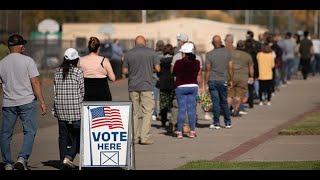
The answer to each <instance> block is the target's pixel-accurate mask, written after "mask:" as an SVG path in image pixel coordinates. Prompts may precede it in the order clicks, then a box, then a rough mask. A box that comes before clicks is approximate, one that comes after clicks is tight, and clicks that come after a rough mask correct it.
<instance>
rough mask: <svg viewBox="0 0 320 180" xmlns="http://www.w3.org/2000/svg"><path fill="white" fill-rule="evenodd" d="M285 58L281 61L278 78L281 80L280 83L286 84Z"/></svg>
mask: <svg viewBox="0 0 320 180" xmlns="http://www.w3.org/2000/svg"><path fill="white" fill-rule="evenodd" d="M286 70H287V60H282V61H281V74H280V79H281V82H282V85H284V84H287V80H286V76H287V71H286Z"/></svg>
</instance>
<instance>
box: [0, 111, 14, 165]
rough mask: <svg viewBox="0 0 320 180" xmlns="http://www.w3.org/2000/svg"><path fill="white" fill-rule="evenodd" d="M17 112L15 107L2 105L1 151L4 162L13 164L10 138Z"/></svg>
mask: <svg viewBox="0 0 320 180" xmlns="http://www.w3.org/2000/svg"><path fill="white" fill-rule="evenodd" d="M17 116H18V113H17V111H16V107H2V126H1V136H0V137H1V141H0V143H1V153H2V160H3V162H4V163H5V164H13V161H12V157H11V146H10V144H11V140H12V136H13V131H14V127H15V124H16V121H17Z"/></svg>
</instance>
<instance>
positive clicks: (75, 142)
mask: <svg viewBox="0 0 320 180" xmlns="http://www.w3.org/2000/svg"><path fill="white" fill-rule="evenodd" d="M58 125H59V151H60V160H61V162H62V161H63V159H64V158H65V157H66V156H68V159H70V160H73V159H74V158H75V157H76V155H77V153H79V150H80V125H81V121H73V122H71V124H70V123H69V122H68V121H60V120H58ZM69 141H71V148H69V149H67V146H68V145H70V144H69Z"/></svg>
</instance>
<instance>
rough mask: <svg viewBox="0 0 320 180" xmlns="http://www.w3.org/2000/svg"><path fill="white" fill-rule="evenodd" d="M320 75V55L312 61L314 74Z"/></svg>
mask: <svg viewBox="0 0 320 180" xmlns="http://www.w3.org/2000/svg"><path fill="white" fill-rule="evenodd" d="M316 73H320V54H314V60H313V61H312V74H313V75H315V74H316Z"/></svg>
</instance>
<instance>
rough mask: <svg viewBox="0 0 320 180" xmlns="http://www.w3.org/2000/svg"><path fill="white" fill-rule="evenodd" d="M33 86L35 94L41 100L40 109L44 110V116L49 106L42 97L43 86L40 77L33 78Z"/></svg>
mask: <svg viewBox="0 0 320 180" xmlns="http://www.w3.org/2000/svg"><path fill="white" fill-rule="evenodd" d="M31 85H32V89H33V92H34V94H35V95H36V97H37V99H38V100H39V103H40V107H41V110H42V113H41V114H42V115H45V114H46V113H47V106H46V104H45V102H44V99H43V96H42V91H41V86H40V81H39V79H38V77H33V78H31Z"/></svg>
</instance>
